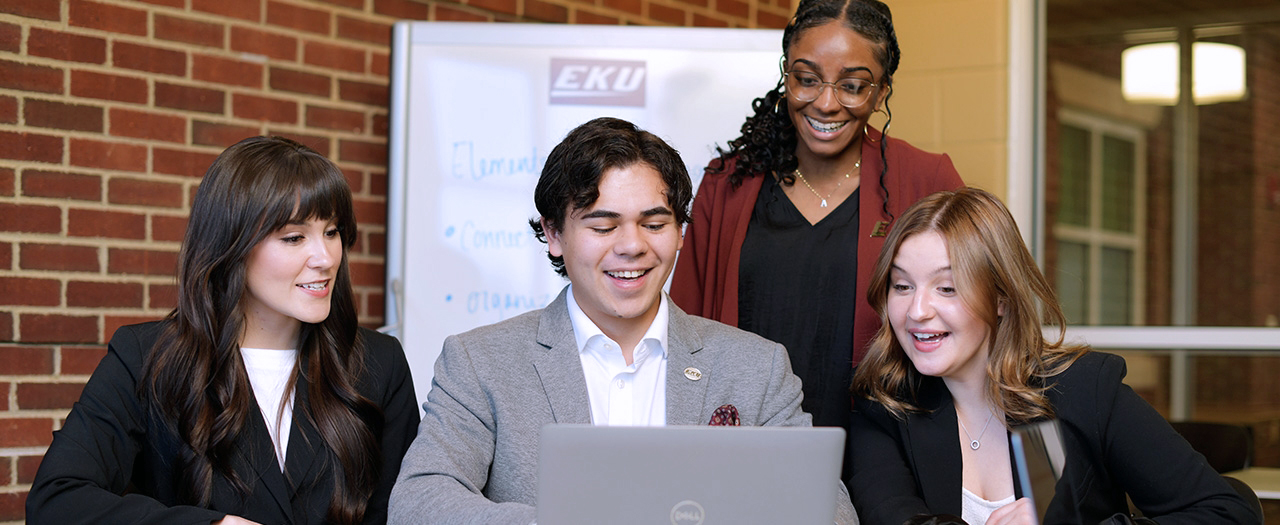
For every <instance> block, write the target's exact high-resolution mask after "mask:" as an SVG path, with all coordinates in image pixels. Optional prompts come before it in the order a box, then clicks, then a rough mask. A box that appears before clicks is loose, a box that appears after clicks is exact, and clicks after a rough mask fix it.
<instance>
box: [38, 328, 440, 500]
mask: <svg viewBox="0 0 1280 525" xmlns="http://www.w3.org/2000/svg"><path fill="white" fill-rule="evenodd" d="M159 328H160V323H159V322H154V323H144V324H138V325H131V326H125V327H122V328H120V329H119V330H117V331H116V333H115V335H114V336H113V337H112V338H111V343H110V345H109V346H108V347H107V355H106V357H104V358H103V359H102V361H101V362H100V363H99V364H98V368H97V370H95V371H94V372H93V376H92V377H90V378H89V383H88V384H86V385H85V388H84V392H83V393H82V394H81V396H80V401H79V402H78V403H76V404H75V406H74V407H73V408H72V409H71V413H70V414H69V415H68V416H67V419H66V422H65V423H64V424H63V426H62V429H61V430H59V431H57V432H54V433H53V434H54V435H53V444H52V445H50V447H49V451H48V452H47V453H46V454H45V456H44V459H43V460H42V461H41V463H40V469H39V471H38V472H37V473H36V478H35V482H34V484H33V485H32V487H31V492H30V493H29V494H28V496H27V521H28V523H32V524H38V523H51V524H53V523H56V524H67V523H131V524H132V523H156V524H160V523H164V524H184V523H189V524H201V525H207V524H209V523H211V522H213V521H217V520H220V519H222V518H223V517H224V516H225V515H227V514H232V515H238V516H241V517H244V518H247V519H250V520H253V521H257V522H260V523H263V524H277V523H281V524H310V523H323V522H324V518H325V513H326V510H327V509H328V507H329V498H330V495H331V494H332V491H333V471H332V468H331V466H330V464H329V461H328V458H329V453H328V451H327V450H326V448H325V446H324V441H323V440H322V439H321V438H320V435H319V433H318V432H317V430H316V428H315V427H314V426H313V425H311V424H310V423H309V422H308V421H307V419H306V417H305V416H304V415H303V412H302V407H304V406H306V405H307V389H306V385H305V382H304V381H305V380H304V379H303V378H299V379H298V387H297V390H296V393H295V394H294V396H295V397H294V411H293V426H292V429H291V431H290V433H289V446H288V450H287V452H286V453H285V472H283V473H282V472H281V471H280V465H279V463H278V462H277V461H276V457H275V453H274V451H273V448H272V444H271V437H270V435H269V434H268V433H267V426H266V423H265V422H264V421H263V419H262V418H261V417H251V418H249V426H248V427H247V428H246V429H245V432H244V435H243V436H241V438H240V439H239V440H238V441H237V445H238V452H239V453H238V454H237V455H236V457H235V458H233V460H232V463H233V468H234V469H235V471H236V473H237V474H238V475H239V477H240V479H241V480H243V481H244V482H246V483H248V484H249V485H250V487H251V490H252V493H251V494H250V495H249V496H248V497H242V496H241V495H240V494H239V493H237V492H236V491H235V490H234V489H233V488H232V487H231V485H230V484H229V483H228V482H227V480H226V479H225V478H223V477H221V476H219V475H218V474H217V473H215V474H214V483H213V497H212V501H211V502H210V504H209V506H208V508H201V507H194V506H189V505H179V504H178V492H177V487H178V485H179V482H180V480H181V474H180V473H179V472H178V471H177V470H176V469H175V468H174V460H175V457H176V455H177V453H178V451H179V450H180V445H179V440H178V438H177V435H176V434H174V433H173V432H171V431H169V430H168V429H167V428H166V426H165V424H164V423H163V422H162V421H160V420H159V419H157V418H156V417H155V416H154V415H153V414H152V412H151V411H149V410H147V408H146V406H145V405H144V404H143V403H142V401H141V400H140V399H139V397H138V394H137V385H138V381H140V380H141V379H142V369H143V365H142V363H143V356H144V355H147V354H148V353H149V352H150V350H151V347H152V345H153V343H154V342H155V340H156V338H157V337H158V336H159ZM360 337H362V338H364V344H365V347H366V349H367V355H368V358H367V362H366V365H367V366H366V367H365V368H366V371H365V375H364V377H362V378H361V379H360V381H359V383H358V385H357V388H358V389H359V390H360V393H361V394H363V395H364V396H365V397H367V398H368V399H369V400H371V401H373V402H374V403H376V404H378V405H379V406H380V407H381V408H382V412H383V415H384V424H383V427H382V429H381V432H377V430H376V429H375V432H376V433H375V435H376V436H377V437H378V439H379V441H380V444H381V446H382V464H381V465H380V467H381V473H380V481H379V486H378V487H377V490H376V491H375V492H374V495H373V498H372V500H371V501H370V502H369V510H368V513H367V515H366V517H365V523H384V522H386V519H387V515H386V513H387V498H388V497H389V496H390V493H391V486H392V485H393V484H394V483H395V480H396V475H397V474H398V473H399V471H400V460H401V458H403V456H404V452H405V450H406V449H408V447H409V443H410V442H412V441H413V438H414V436H415V435H416V433H417V425H418V407H417V398H416V396H415V395H414V391H413V380H412V378H411V377H410V374H409V365H408V362H407V361H406V360H405V357H404V351H403V350H402V349H401V348H400V343H399V342H398V341H396V340H395V339H394V338H392V337H390V336H386V335H383V334H379V333H377V332H374V331H371V330H365V329H361V330H360ZM250 394H252V392H250ZM251 406H254V407H257V404H256V401H255V402H253V403H252V404H251Z"/></svg>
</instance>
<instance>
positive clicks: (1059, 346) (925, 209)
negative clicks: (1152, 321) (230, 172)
mask: <svg viewBox="0 0 1280 525" xmlns="http://www.w3.org/2000/svg"><path fill="white" fill-rule="evenodd" d="M930 231H932V232H937V233H938V234H939V235H940V236H942V238H943V239H944V241H945V242H946V245H947V255H948V257H949V258H950V260H951V268H952V273H953V275H954V278H955V284H956V291H957V292H958V293H959V294H960V298H961V300H962V301H964V304H965V306H966V307H968V308H969V310H970V311H971V312H973V313H974V314H975V315H976V316H978V317H979V318H981V319H983V320H985V321H986V323H987V325H988V326H989V328H990V329H991V333H992V334H993V337H992V338H991V348H990V353H989V358H988V362H987V388H988V391H987V395H988V397H989V398H990V400H991V402H992V403H993V404H994V405H995V406H996V408H998V409H999V410H1001V411H1003V412H1004V413H1005V417H1006V418H1007V419H1008V420H1009V421H1010V422H1013V423H1025V422H1029V421H1032V420H1036V419H1041V418H1047V417H1052V416H1053V407H1052V406H1050V405H1049V402H1048V400H1047V399H1046V398H1045V396H1044V391H1045V390H1046V389H1047V388H1049V387H1050V386H1051V385H1047V384H1045V379H1047V378H1049V377H1051V376H1054V375H1056V374H1059V373H1061V372H1062V371H1063V370H1066V369H1067V367H1069V366H1071V363H1073V362H1074V361H1075V359H1076V358H1077V357H1079V356H1080V355H1081V354H1083V353H1084V352H1085V351H1087V349H1086V348H1084V347H1081V346H1072V345H1064V344H1063V339H1064V337H1065V336H1066V317H1065V316H1063V314H1062V308H1061V307H1060V306H1059V305H1058V299H1057V296H1056V295H1055V294H1054V293H1053V289H1052V288H1050V287H1049V282H1048V281H1047V280H1046V279H1045V278H1044V275H1043V274H1042V273H1041V272H1040V268H1039V267H1038V266H1036V262H1035V260H1034V259H1033V258H1032V257H1031V253H1030V252H1028V251H1027V247H1026V245H1025V244H1023V242H1022V237H1021V235H1020V234H1019V233H1018V225H1017V223H1015V222H1014V220H1013V216H1012V215H1010V214H1009V210H1008V209H1007V208H1005V206H1004V204H1003V203H1001V202H1000V199H997V198H996V197H995V196H994V195H992V194H990V193H987V192H986V191H983V190H980V189H977V188H961V189H959V190H956V191H943V192H938V193H935V194H933V195H930V196H928V197H925V198H924V199H921V200H920V201H919V202H916V203H915V204H914V205H913V206H911V208H910V209H908V210H907V211H906V213H904V214H903V215H902V217H901V218H899V219H898V220H897V221H896V222H895V223H894V225H893V227H892V228H891V229H890V230H889V235H888V236H887V237H886V238H885V242H884V248H883V249H882V250H881V251H880V258H879V259H878V260H877V261H876V265H875V269H874V270H873V271H872V273H871V277H870V278H871V281H870V282H869V286H868V291H867V300H868V301H869V302H870V303H871V307H872V308H873V309H874V310H875V311H876V313H877V314H878V315H879V316H880V323H881V324H880V330H879V331H877V332H876V335H875V337H873V338H872V340H871V343H870V346H869V347H868V350H867V355H866V357H865V358H863V360H862V362H861V364H859V365H858V369H857V371H856V372H855V373H854V378H853V391H854V393H855V395H863V396H866V397H867V398H869V399H871V400H873V401H876V402H878V403H880V404H882V405H884V406H885V407H886V408H888V409H889V410H890V412H892V413H893V414H894V415H895V416H897V417H899V418H901V417H903V416H905V414H906V412H919V411H921V410H922V409H921V408H920V407H918V406H916V404H915V391H914V389H915V387H916V385H918V384H919V382H920V380H921V375H920V373H919V372H917V371H916V369H915V367H914V366H913V365H912V363H911V360H910V359H909V358H908V357H907V355H906V352H905V351H904V350H903V348H902V345H901V344H900V343H899V341H898V340H897V338H896V337H894V334H893V327H892V326H890V323H889V319H888V314H887V308H886V306H887V303H888V297H889V286H890V285H891V284H892V283H891V282H890V276H889V274H890V269H891V267H892V265H893V259H894V257H896V256H897V255H898V248H899V247H901V246H902V243H903V241H905V240H906V239H907V238H908V237H911V236H912V235H915V234H918V233H924V232H930ZM1000 306H1003V309H1004V313H1003V315H997V312H998V311H999V309H1000ZM1042 324H1050V325H1055V326H1057V327H1058V337H1057V339H1056V340H1054V341H1050V340H1047V339H1045V337H1044V333H1043V332H1042V331H1041V326H1042Z"/></svg>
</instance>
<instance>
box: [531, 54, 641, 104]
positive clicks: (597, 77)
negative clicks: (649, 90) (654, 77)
mask: <svg viewBox="0 0 1280 525" xmlns="http://www.w3.org/2000/svg"><path fill="white" fill-rule="evenodd" d="M644 88H645V63H644V62H643V61H638V60H602V59H587V58H553V59H551V103H552V104H560V105H576V106H634V107H644Z"/></svg>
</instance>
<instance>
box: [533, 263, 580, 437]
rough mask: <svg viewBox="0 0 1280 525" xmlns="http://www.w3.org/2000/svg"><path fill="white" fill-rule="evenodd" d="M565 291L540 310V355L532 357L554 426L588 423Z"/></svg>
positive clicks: (578, 361) (538, 337)
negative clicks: (555, 424) (556, 424)
mask: <svg viewBox="0 0 1280 525" xmlns="http://www.w3.org/2000/svg"><path fill="white" fill-rule="evenodd" d="M565 290H568V287H565V289H563V290H561V291H560V295H559V296H558V297H556V299H555V300H554V301H551V304H549V305H547V307H546V308H544V309H543V310H542V318H541V319H540V320H539V321H538V335H537V342H538V344H539V345H540V346H541V347H542V349H543V350H544V351H543V352H541V353H539V354H538V355H535V356H533V368H534V370H535V371H537V373H538V379H539V380H540V381H542V390H543V391H544V392H546V394H547V402H549V403H550V404H551V417H552V420H553V421H554V422H556V423H591V398H590V397H588V394H587V379H586V376H584V375H583V372H582V359H581V358H580V357H578V343H577V340H576V339H574V335H573V322H572V321H570V320H569V307H568V305H567V303H566V302H565V301H567V300H568V299H567V296H566V293H565Z"/></svg>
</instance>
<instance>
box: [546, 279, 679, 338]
mask: <svg viewBox="0 0 1280 525" xmlns="http://www.w3.org/2000/svg"><path fill="white" fill-rule="evenodd" d="M566 295H567V297H565V303H566V304H567V305H568V307H569V321H570V322H571V323H573V337H574V340H575V342H576V343H577V344H578V352H579V353H581V352H582V351H583V350H585V349H586V348H587V343H589V342H590V341H591V340H592V339H593V338H595V337H597V336H599V337H601V338H604V339H609V336H607V335H605V334H604V331H602V330H600V327H599V326H596V323H595V322H594V321H592V320H591V318H590V317H587V313H586V312H583V311H582V308H581V307H579V306H578V301H577V300H576V299H574V298H573V284H570V285H569V291H568V292H567V294H566ZM670 300H671V298H669V297H667V294H666V292H663V293H662V297H661V298H660V299H659V301H658V315H656V316H654V317H653V322H652V323H650V324H649V329H648V330H646V331H645V332H644V337H641V338H640V344H641V345H643V344H645V342H647V341H652V342H653V343H656V344H657V348H656V351H657V352H658V354H659V355H665V354H666V352H667V327H668V326H669V325H670V324H671V323H670V321H671V315H670V309H669V307H668V306H667V302H668V301H670ZM609 340H610V341H612V339H609ZM614 344H617V341H614Z"/></svg>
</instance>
